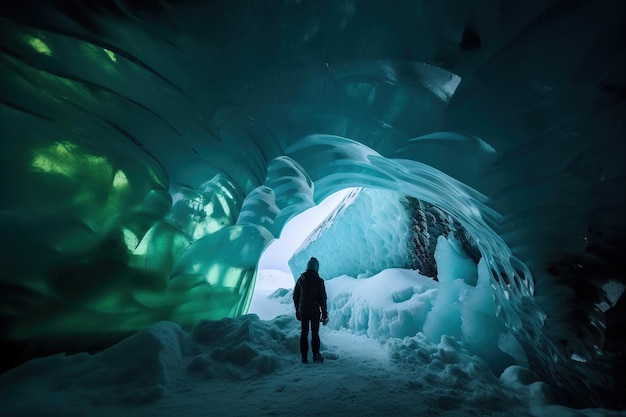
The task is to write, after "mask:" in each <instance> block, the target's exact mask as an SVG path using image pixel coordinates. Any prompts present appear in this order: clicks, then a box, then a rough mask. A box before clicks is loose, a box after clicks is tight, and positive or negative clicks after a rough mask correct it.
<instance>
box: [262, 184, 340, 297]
mask: <svg viewBox="0 0 626 417" xmlns="http://www.w3.org/2000/svg"><path fill="white" fill-rule="evenodd" d="M351 190H352V189H351V188H347V189H344V190H340V191H337V192H335V193H333V194H331V195H330V196H328V197H327V198H325V199H324V200H323V201H322V202H321V203H320V204H318V205H316V206H315V207H311V208H310V209H308V210H306V211H304V212H302V213H300V214H299V215H297V216H295V217H294V218H293V219H291V220H290V221H289V222H288V223H287V224H286V225H285V227H284V228H283V231H282V233H281V235H280V237H279V238H278V239H276V240H274V241H273V242H272V243H271V244H270V245H269V246H268V247H267V248H266V249H265V251H264V252H263V255H262V256H261V259H259V265H258V270H259V272H258V274H257V282H256V285H255V288H254V291H255V293H256V292H257V291H274V290H276V289H279V288H293V286H294V278H293V275H292V273H291V271H290V269H289V265H288V261H289V258H291V256H292V255H293V254H294V253H295V252H296V250H298V248H299V247H300V245H301V244H302V242H303V241H304V240H305V239H306V238H307V236H309V234H310V233H311V232H312V231H313V230H314V229H315V228H316V227H317V226H319V225H320V223H321V222H323V221H324V219H326V217H327V216H328V215H329V214H330V213H331V212H332V211H333V210H334V209H335V208H336V207H337V206H338V205H339V204H340V203H341V201H342V200H343V198H344V197H345V196H346V195H347V194H348V193H349V192H350V191H351ZM328 278H330V277H328Z"/></svg>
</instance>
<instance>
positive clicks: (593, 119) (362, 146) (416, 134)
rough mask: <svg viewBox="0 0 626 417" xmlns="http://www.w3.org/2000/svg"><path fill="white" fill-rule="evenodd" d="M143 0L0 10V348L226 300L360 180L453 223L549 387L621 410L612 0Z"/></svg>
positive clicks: (111, 334)
mask: <svg viewBox="0 0 626 417" xmlns="http://www.w3.org/2000/svg"><path fill="white" fill-rule="evenodd" d="M144 3H145V2H135V1H130V0H129V1H116V2H107V3H106V4H100V3H84V4H83V3H82V2H58V1H52V0H51V1H43V0H41V1H37V0H33V1H24V2H19V3H11V5H10V6H6V7H3V9H2V12H1V15H0V19H1V25H0V46H1V48H0V59H1V66H2V76H1V78H0V112H1V113H0V118H1V119H0V120H1V126H0V129H1V131H0V139H1V142H0V155H1V156H0V158H1V164H0V178H2V183H1V187H2V197H1V199H0V210H1V217H0V231H1V235H2V238H3V242H4V245H3V250H2V251H1V252H0V265H2V275H1V277H0V283H1V286H2V310H1V315H2V316H1V318H0V319H1V322H2V323H3V327H2V332H1V336H2V339H3V344H4V345H5V346H8V347H9V350H11V349H13V350H12V351H11V352H10V353H11V354H10V355H7V357H10V358H13V359H14V360H18V361H19V359H20V358H19V356H20V355H21V352H22V350H23V349H22V346H23V345H22V344H25V343H28V344H30V345H31V346H33V345H35V346H39V347H40V348H41V349H43V350H45V351H48V352H50V350H54V349H60V348H64V349H65V348H67V347H68V346H85V344H95V345H98V344H107V343H110V342H112V341H116V340H119V339H120V338H122V337H124V336H126V335H128V334H131V333H133V332H136V331H137V330H140V329H143V328H146V327H147V326H149V325H150V324H152V323H154V322H156V321H159V320H172V321H175V322H177V323H179V324H181V325H183V326H186V327H190V326H192V325H194V324H195V323H197V322H198V321H199V320H201V319H214V318H219V317H224V316H235V315H240V314H243V313H245V312H246V309H247V307H248V304H249V302H250V297H251V292H252V289H253V286H254V280H255V273H256V262H257V261H258V258H259V256H260V255H261V253H262V252H263V250H264V248H265V247H266V246H267V245H268V243H269V242H270V241H271V240H272V239H274V238H276V237H278V236H279V235H280V232H281V230H282V228H283V226H284V225H285V223H286V222H287V221H288V220H289V219H290V218H292V217H293V216H294V215H296V214H298V213H300V212H302V211H304V210H306V209H307V208H310V207H312V206H313V205H314V204H316V203H318V202H320V201H321V200H322V199H324V197H326V196H328V195H330V194H332V193H333V192H335V191H337V190H340V189H343V188H346V187H367V188H374V189H383V190H391V191H396V192H399V193H402V194H403V195H406V196H410V197H414V198H419V199H420V200H421V201H424V202H426V203H428V204H431V205H433V206H435V207H438V208H440V209H441V210H443V211H444V212H445V213H448V214H449V215H450V216H452V217H453V218H454V220H455V221H457V222H458V223H459V224H460V225H462V227H463V229H464V230H466V231H467V233H468V235H469V236H470V237H471V239H472V241H473V242H475V244H476V246H477V248H478V249H479V252H480V255H481V259H482V260H481V262H482V264H480V265H479V269H480V271H482V272H480V271H479V272H478V273H477V277H478V283H477V284H476V289H477V291H478V289H479V288H481V289H486V288H491V289H492V293H491V294H489V296H490V297H491V298H493V303H494V304H493V306H492V307H493V309H494V310H495V312H496V316H497V318H498V320H497V323H504V325H505V327H506V328H507V329H508V331H510V332H511V334H512V335H514V337H515V339H516V340H517V341H518V342H519V343H520V344H521V346H522V347H523V349H524V352H525V355H526V357H527V359H528V362H529V366H530V367H531V369H533V370H534V371H536V372H537V373H539V374H540V375H541V377H542V378H543V379H544V380H546V381H548V382H550V383H552V384H554V386H556V387H557V388H558V392H559V393H560V395H562V396H563V398H564V399H565V400H566V401H570V402H572V403H577V402H581V403H593V404H600V403H608V404H614V403H615V402H619V401H622V400H621V399H618V398H616V396H615V393H614V390H613V387H614V386H623V375H622V373H621V372H619V371H618V370H619V369H620V368H619V367H618V366H614V362H615V361H617V362H618V363H623V353H621V352H622V348H621V346H623V332H620V329H621V328H623V326H624V318H623V314H620V313H618V312H619V311H623V303H624V301H623V300H624V298H623V297H622V298H621V299H620V298H619V295H618V296H613V295H611V296H609V295H608V294H607V293H606V291H605V290H604V288H610V286H609V284H610V283H611V282H617V283H618V284H620V285H618V286H617V287H618V288H622V289H623V286H621V283H623V282H624V274H623V271H624V263H623V260H622V258H621V256H622V255H621V254H622V252H623V244H624V241H625V233H624V230H625V229H626V228H625V227H624V220H623V219H624V217H623V208H624V205H625V202H626V195H625V194H624V190H625V189H626V188H625V187H624V178H626V176H625V175H624V169H625V167H624V163H623V161H624V151H625V149H624V147H625V142H624V137H625V133H626V132H625V131H624V129H625V128H624V124H623V122H622V121H623V115H624V100H623V74H624V73H626V68H625V66H626V63H625V61H624V59H623V56H624V43H625V40H624V39H626V36H623V35H624V33H623V28H624V24H623V23H624V14H625V11H626V4H624V2H623V1H621V0H606V1H602V2H579V1H559V0H551V1H547V2H546V1H543V0H541V1H540V0H532V1H524V2H485V3H480V4H478V3H476V4H473V3H472V4H469V3H467V2H465V1H463V0H450V1H448V2H445V3H439V2H413V1H401V2H397V3H394V4H393V6H390V5H389V4H387V3H379V2H368V1H345V2H344V1H340V2H309V1H283V2H273V1H262V0H261V1H251V2H201V1H188V2H183V3H181V4H177V3H171V4H170V3H169V2H159V3H155V4H152V3H151V4H152V5H151V6H148V5H147V4H144ZM383 240H384V241H385V242H387V240H385V239H383ZM376 256H378V254H377V255H376ZM393 256H396V255H393ZM331 262H332V261H331ZM363 272H367V271H363ZM485 274H486V275H488V279H486V281H483V280H481V279H480V277H481V276H483V277H484V276H485ZM389 285H393V284H389ZM479 294H480V295H479ZM485 294H486V292H477V293H476V297H477V298H478V297H480V299H476V300H470V299H468V300H467V301H466V302H468V303H475V305H476V306H483V307H484V306H487V305H488V301H489V299H490V298H489V297H487V296H486V295H485ZM453 295H456V294H450V296H451V297H452V296H453ZM611 300H613V301H611ZM435 304H436V301H435ZM599 306H601V307H599ZM607 306H608V307H607ZM433 308H435V307H433ZM490 308H491V306H490ZM475 311H476V314H477V315H475V317H474V319H477V317H479V315H478V312H480V311H481V310H480V308H479V307H476V309H475ZM467 319H468V320H469V318H467ZM477 320H478V319H477ZM467 322H469V321H467ZM607 324H609V326H608V327H607ZM494 325H496V324H495V322H494ZM498 326H499V324H498ZM620 326H621V327H620ZM427 327H428V326H427ZM51 340H54V341H55V344H52V343H50V342H49V341H51ZM475 342H476V349H480V346H481V343H483V342H482V341H478V340H477V341H475ZM485 343H487V342H485ZM488 343H490V344H493V343H495V333H494V334H493V337H491V338H490V339H489V341H488ZM32 349H35V348H31V351H32ZM35 350H36V349H35ZM581 381H584V383H583V382H581Z"/></svg>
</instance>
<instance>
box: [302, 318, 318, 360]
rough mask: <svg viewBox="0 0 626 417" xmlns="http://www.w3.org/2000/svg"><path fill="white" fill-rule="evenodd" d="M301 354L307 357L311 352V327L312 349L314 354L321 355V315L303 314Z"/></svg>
mask: <svg viewBox="0 0 626 417" xmlns="http://www.w3.org/2000/svg"><path fill="white" fill-rule="evenodd" d="M300 325H301V329H302V330H301V333H300V353H302V356H306V355H307V353H308V352H309V326H310V327H311V348H312V350H313V354H314V355H315V354H317V353H320V315H319V313H317V314H307V313H303V314H302V316H301V317H300Z"/></svg>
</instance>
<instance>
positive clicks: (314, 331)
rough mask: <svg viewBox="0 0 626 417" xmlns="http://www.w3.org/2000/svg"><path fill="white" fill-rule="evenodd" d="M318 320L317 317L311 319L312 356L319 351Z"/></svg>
mask: <svg viewBox="0 0 626 417" xmlns="http://www.w3.org/2000/svg"><path fill="white" fill-rule="evenodd" d="M320 345H321V341H320V320H319V317H318V318H317V319H316V318H313V319H312V320H311V349H312V350H313V356H315V355H319V353H320Z"/></svg>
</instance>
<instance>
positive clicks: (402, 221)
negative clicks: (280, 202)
mask: <svg viewBox="0 0 626 417" xmlns="http://www.w3.org/2000/svg"><path fill="white" fill-rule="evenodd" d="M403 200H404V201H406V199H405V198H404V196H403V195H402V194H398V193H397V192H395V191H387V190H373V189H368V190H361V189H355V190H353V191H351V192H350V193H349V194H348V195H347V196H346V197H345V198H344V200H343V201H342V202H341V203H340V209H339V210H337V211H335V212H333V213H331V214H330V215H329V217H328V218H327V219H325V220H324V221H323V222H322V223H321V224H320V225H319V226H318V227H317V228H316V229H315V230H314V231H313V232H312V233H311V234H310V235H309V236H308V237H307V239H306V240H305V241H304V242H303V243H302V245H301V246H300V248H298V250H297V251H296V252H295V253H294V255H293V257H292V258H291V259H290V260H289V267H290V268H291V271H292V273H293V274H294V276H299V274H300V273H302V272H303V271H304V270H306V264H307V262H308V261H309V258H310V257H311V256H315V257H316V258H317V259H318V260H319V261H320V275H321V276H323V277H326V278H332V277H337V276H339V275H350V276H363V277H368V276H371V275H374V274H376V273H378V272H380V271H382V270H383V269H387V268H406V267H408V266H409V259H410V246H409V242H410V237H411V229H410V224H411V223H410V220H411V219H410V217H409V215H408V213H407V211H406V210H405V209H404V207H402V204H401V201H403ZM324 235H326V236H328V238H326V239H324V238H321V237H322V236H324Z"/></svg>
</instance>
